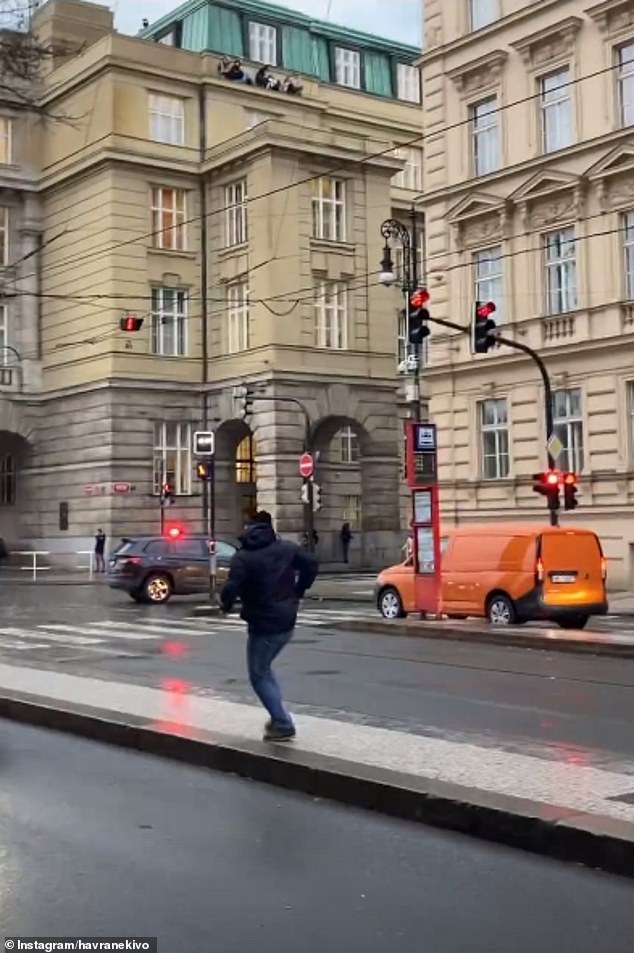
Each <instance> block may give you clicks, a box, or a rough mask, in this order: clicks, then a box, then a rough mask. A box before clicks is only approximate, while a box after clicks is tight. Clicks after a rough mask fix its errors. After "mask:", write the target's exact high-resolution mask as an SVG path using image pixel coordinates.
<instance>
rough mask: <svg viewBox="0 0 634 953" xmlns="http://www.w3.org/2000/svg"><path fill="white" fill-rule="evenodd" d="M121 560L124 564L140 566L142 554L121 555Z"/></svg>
mask: <svg viewBox="0 0 634 953" xmlns="http://www.w3.org/2000/svg"><path fill="white" fill-rule="evenodd" d="M121 562H122V563H123V566H124V568H125V566H138V565H139V564H140V562H141V557H140V556H123V557H121Z"/></svg>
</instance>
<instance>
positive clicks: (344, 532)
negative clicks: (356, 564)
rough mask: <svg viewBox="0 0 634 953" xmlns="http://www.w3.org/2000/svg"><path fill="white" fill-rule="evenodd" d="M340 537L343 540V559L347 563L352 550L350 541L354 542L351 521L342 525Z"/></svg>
mask: <svg viewBox="0 0 634 953" xmlns="http://www.w3.org/2000/svg"><path fill="white" fill-rule="evenodd" d="M339 539H340V540H341V549H342V552H343V561H344V563H347V562H348V553H349V551H350V543H351V542H352V531H351V529H350V523H344V524H343V526H342V527H341V532H340V533H339Z"/></svg>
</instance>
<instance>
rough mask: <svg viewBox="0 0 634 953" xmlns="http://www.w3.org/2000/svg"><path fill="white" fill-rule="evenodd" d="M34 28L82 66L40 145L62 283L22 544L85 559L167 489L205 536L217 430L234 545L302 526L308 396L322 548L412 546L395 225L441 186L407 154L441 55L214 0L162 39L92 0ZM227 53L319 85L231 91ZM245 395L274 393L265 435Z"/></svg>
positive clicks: (10, 428)
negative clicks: (405, 508) (348, 533)
mask: <svg viewBox="0 0 634 953" xmlns="http://www.w3.org/2000/svg"><path fill="white" fill-rule="evenodd" d="M276 17H277V19H276ZM34 24H35V28H36V29H37V30H39V31H40V34H41V35H42V36H44V37H46V38H48V39H52V40H55V39H56V38H62V37H63V38H64V39H65V40H66V41H68V40H71V41H72V42H75V43H77V45H78V46H81V52H80V53H79V54H77V55H74V56H72V57H70V58H68V59H66V60H65V61H59V62H56V63H55V66H54V69H53V70H52V72H51V73H50V75H49V76H48V77H47V79H46V84H45V90H44V92H43V94H42V103H43V104H44V105H46V107H47V109H48V110H49V111H50V112H52V113H54V115H55V116H56V117H57V118H56V120H55V121H48V122H46V123H44V124H42V125H41V126H39V127H38V135H37V139H36V140H35V139H34V140H33V148H34V150H35V152H36V154H37V156H38V160H39V168H38V176H37V185H38V193H39V198H40V200H41V203H42V209H43V223H44V225H43V233H42V250H41V253H40V260H39V261H38V262H34V261H31V262H30V265H31V267H29V268H27V269H26V271H25V272H23V273H22V274H21V275H20V276H18V278H17V280H16V289H17V293H18V294H19V295H20V297H19V298H18V299H16V300H20V301H22V300H24V301H26V302H30V307H33V298H29V297H28V296H26V294H25V293H26V292H27V291H31V292H33V290H34V289H33V288H29V286H28V282H37V288H36V289H35V290H36V292H37V296H36V298H35V300H36V302H37V308H38V309H39V324H38V325H37V327H38V335H37V341H38V348H39V350H37V355H38V356H40V357H41V380H37V379H36V378H35V377H33V379H32V380H31V381H30V383H29V385H28V386H27V387H26V393H25V394H23V395H17V394H15V393H14V392H11V393H10V394H9V393H7V394H3V402H2V405H1V406H2V418H1V419H0V431H2V433H0V448H1V449H0V454H1V453H5V454H6V453H9V452H10V447H12V446H13V444H9V443H8V441H12V440H16V441H18V442H19V444H20V447H21V452H20V453H18V454H15V455H14V460H15V462H14V477H13V479H14V484H15V488H16V489H15V492H14V495H13V497H12V499H11V500H7V501H6V502H7V503H11V504H12V506H10V507H9V506H7V505H5V506H3V507H0V535H4V536H5V538H8V539H9V540H10V541H18V540H19V541H22V542H24V543H28V544H29V545H36V546H41V547H42V548H45V549H49V550H50V551H51V552H60V551H62V550H66V551H69V552H70V551H74V550H76V549H81V548H82V546H86V545H88V544H89V542H90V539H91V537H92V535H93V533H94V532H95V529H96V527H98V526H102V527H104V529H105V530H106V532H107V533H108V535H109V536H112V537H114V536H119V535H121V534H122V533H125V532H135V531H136V532H153V531H158V528H159V525H160V521H159V512H160V507H159V491H160V487H161V484H162V482H163V481H165V480H166V481H168V482H169V483H171V484H172V485H173V487H174V489H175V493H176V500H175V505H174V506H173V507H171V508H170V509H169V510H168V511H167V514H166V515H167V518H168V520H174V521H178V522H180V523H183V524H184V525H185V526H186V527H189V528H191V529H195V530H197V529H199V528H200V526H201V517H202V514H203V507H202V494H201V483H200V482H198V481H197V479H196V476H195V472H194V459H193V457H192V434H193V433H194V432H195V431H196V429H198V428H200V427H203V425H204V424H205V422H206V423H207V424H208V425H209V426H211V427H212V428H213V429H215V430H216V443H217V453H216V513H217V516H218V529H219V532H220V533H221V534H222V535H224V536H235V535H236V534H237V533H238V532H239V531H240V529H241V527H242V524H243V522H244V519H245V516H246V514H247V513H248V512H250V511H251V510H252V509H253V508H254V507H255V506H256V505H257V506H258V507H266V508H267V509H270V510H271V511H272V512H273V514H274V516H275V517H276V519H277V521H278V526H279V528H280V530H281V531H282V532H285V533H298V534H299V533H300V532H301V530H302V525H303V522H302V516H303V514H302V507H301V503H300V484H301V480H300V477H299V473H298V456H299V453H300V451H301V449H302V440H303V426H304V421H303V417H302V413H301V410H300V408H298V407H297V406H296V405H295V404H293V403H292V401H293V400H299V401H301V402H302V403H303V404H304V405H305V407H306V409H307V411H308V413H309V415H310V419H311V426H312V431H313V443H314V447H315V449H316V450H317V451H318V454H319V462H318V470H317V477H316V479H317V482H318V484H319V485H320V487H321V494H320V495H321V504H322V505H321V509H320V510H319V512H318V513H317V514H316V517H315V523H316V528H317V531H318V533H319V535H320V544H319V546H320V551H321V554H322V557H323V558H324V559H326V560H328V559H331V558H334V557H335V556H336V555H337V540H338V532H339V529H340V527H341V525H342V523H343V522H344V521H346V520H347V521H349V522H350V523H351V524H352V528H353V533H354V534H355V542H354V543H353V547H352V553H353V555H354V559H355V561H357V562H359V561H362V560H366V561H368V560H369V561H371V562H381V561H383V560H387V559H389V558H391V557H392V556H393V555H394V554H395V553H396V552H397V551H398V548H399V546H400V545H401V542H402V534H401V531H400V529H399V492H400V488H401V459H400V434H401V426H400V423H399V417H400V416H401V415H402V414H403V413H404V412H405V405H404V403H403V402H402V401H401V399H400V396H401V395H400V393H399V389H398V377H397V359H396V351H397V327H396V313H397V309H398V304H399V294H398V292H395V291H392V292H388V291H386V290H385V289H383V288H381V287H380V286H378V284H377V281H376V274H377V269H378V262H379V260H380V258H381V250H382V238H381V236H380V225H381V222H382V221H383V220H384V219H386V218H388V217H390V216H391V215H396V216H405V215H406V212H407V210H408V208H409V206H410V204H411V202H412V201H413V199H414V197H415V196H416V195H417V194H418V193H419V192H420V188H421V173H422V159H421V153H420V150H419V149H417V148H416V147H415V146H411V145H410V146H404V147H403V144H405V143H407V142H408V141H410V140H413V139H415V137H416V136H417V135H419V134H420V87H419V77H418V72H417V70H416V69H415V68H414V67H413V66H412V63H413V62H414V60H415V59H416V57H417V56H418V55H419V52H418V51H416V50H415V49H414V48H411V47H404V46H398V45H397V44H393V43H390V42H389V41H384V40H381V39H379V38H376V37H369V36H366V35H364V34H355V33H354V31H349V30H343V29H338V28H336V27H334V26H332V25H331V24H319V23H318V22H317V21H312V20H309V18H307V17H302V16H301V15H299V14H298V15H297V16H294V15H291V14H289V12H288V11H282V10H280V11H279V13H276V8H274V7H272V6H271V5H270V4H264V5H259V4H258V3H256V2H253V0H249V2H246V0H245V2H242V0H240V2H238V0H224V2H223V4H222V6H221V7H217V6H216V5H215V4H214V3H211V2H210V3H208V4H207V5H204V4H200V3H198V2H192V3H190V4H187V5H184V6H182V7H180V8H179V9H178V11H176V13H175V14H174V16H172V17H165V18H163V20H161V21H160V22H159V23H158V24H155V25H153V26H152V27H150V28H149V29H146V30H145V31H144V37H145V38H131V37H126V36H122V35H119V34H117V33H115V32H113V28H112V16H111V14H110V12H109V11H108V10H107V9H106V8H105V7H99V6H94V5H92V4H86V3H82V2H80V0H49V2H48V3H46V4H45V5H44V6H42V7H41V8H40V9H39V11H38V12H37V14H36V15H35V18H34ZM223 53H227V54H231V55H242V56H243V64H244V68H245V70H246V72H247V75H249V76H250V77H253V76H254V75H255V73H256V71H257V69H258V68H259V66H260V65H261V64H262V63H264V62H266V63H267V64H272V66H273V69H272V70H271V72H272V74H273V76H274V77H278V78H279V79H280V80H283V79H284V77H285V75H286V74H287V73H290V72H292V73H293V74H294V75H295V76H296V77H297V76H299V80H300V81H301V84H302V87H303V88H302V90H301V92H296V93H294V94H289V93H287V92H284V91H282V90H278V89H272V88H264V87H259V86H257V85H255V84H253V85H250V84H247V83H246V82H241V81H237V80H233V81H232V80H230V79H227V78H225V77H223V76H221V75H220V74H219V69H218V67H219V62H220V58H221V54H223ZM276 64H277V67H276ZM401 147H402V148H401ZM395 149H396V150H397V151H395ZM18 253H19V252H18ZM126 314H131V315H136V316H138V317H140V318H143V326H142V328H141V330H140V331H139V332H138V333H136V334H134V333H130V334H126V333H124V332H123V331H121V330H120V327H119V323H120V319H121V317H122V316H123V315H126ZM27 344H28V346H27V348H26V350H25V353H24V355H23V357H25V358H27V357H29V356H30V354H31V351H30V350H29V347H30V343H29V342H27ZM244 383H249V384H251V385H254V386H257V388H258V399H257V400H256V402H255V404H254V408H253V414H252V415H251V416H250V417H249V419H248V421H247V422H245V421H244V420H243V419H242V417H241V403H240V401H239V400H238V399H237V398H236V387H238V386H239V385H242V384H244ZM271 397H275V398H277V399H276V400H275V401H272V400H270V399H266V398H271ZM280 398H285V399H286V401H284V400H281V399H280ZM289 399H290V401H291V402H290V403H289V402H288V401H289ZM401 404H402V407H401ZM7 432H10V433H11V434H12V436H7ZM115 483H129V484H131V485H132V486H133V488H134V489H133V490H132V491H131V492H129V493H114V492H113V484H115ZM9 510H10V511H11V518H9V515H8V512H9Z"/></svg>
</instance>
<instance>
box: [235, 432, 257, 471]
mask: <svg viewBox="0 0 634 953" xmlns="http://www.w3.org/2000/svg"><path fill="white" fill-rule="evenodd" d="M256 482H257V471H256V467H255V442H254V440H253V436H252V435H251V434H249V435H248V436H247V437H244V438H243V439H242V440H241V441H240V443H239V444H238V446H237V448H236V483H256Z"/></svg>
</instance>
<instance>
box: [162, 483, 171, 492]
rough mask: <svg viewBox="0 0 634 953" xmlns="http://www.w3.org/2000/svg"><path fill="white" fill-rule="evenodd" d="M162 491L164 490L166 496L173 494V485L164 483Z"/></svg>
mask: <svg viewBox="0 0 634 953" xmlns="http://www.w3.org/2000/svg"><path fill="white" fill-rule="evenodd" d="M161 489H162V490H163V493H165V494H167V493H171V492H172V484H171V483H164V484H163V486H162V487H161Z"/></svg>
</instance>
